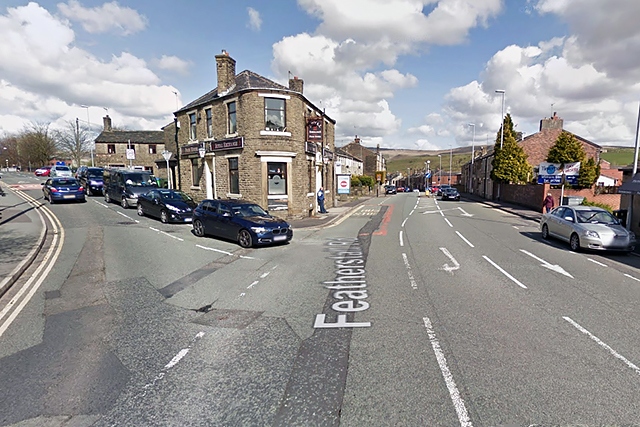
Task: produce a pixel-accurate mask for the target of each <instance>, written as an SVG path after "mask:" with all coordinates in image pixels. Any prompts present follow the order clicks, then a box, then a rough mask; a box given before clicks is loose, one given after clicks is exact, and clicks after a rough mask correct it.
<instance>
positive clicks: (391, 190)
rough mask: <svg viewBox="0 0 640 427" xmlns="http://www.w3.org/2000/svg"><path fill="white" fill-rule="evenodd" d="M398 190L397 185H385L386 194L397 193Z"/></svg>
mask: <svg viewBox="0 0 640 427" xmlns="http://www.w3.org/2000/svg"><path fill="white" fill-rule="evenodd" d="M397 192H398V190H397V189H396V186H395V185H385V186H384V193H385V194H396V193H397Z"/></svg>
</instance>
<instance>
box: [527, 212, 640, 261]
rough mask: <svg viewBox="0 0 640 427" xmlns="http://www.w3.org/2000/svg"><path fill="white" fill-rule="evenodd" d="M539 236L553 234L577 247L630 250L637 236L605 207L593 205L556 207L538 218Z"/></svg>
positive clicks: (633, 247) (576, 249) (575, 248)
mask: <svg viewBox="0 0 640 427" xmlns="http://www.w3.org/2000/svg"><path fill="white" fill-rule="evenodd" d="M540 231H541V232H542V238H543V239H548V238H549V237H555V238H557V239H560V240H564V241H565V242H568V243H569V246H570V248H571V250H572V251H578V250H580V249H593V250H612V251H621V252H632V251H633V250H634V249H635V246H636V236H635V234H634V233H633V232H631V231H628V230H627V229H626V228H624V227H623V226H622V225H621V224H620V221H618V219H617V218H616V217H614V216H613V215H612V214H610V213H609V211H607V210H606V209H602V208H599V207H595V206H582V205H576V206H558V207H557V208H555V209H552V210H551V212H548V213H545V214H543V215H542V218H541V219H540Z"/></svg>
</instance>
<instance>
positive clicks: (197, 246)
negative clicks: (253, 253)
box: [196, 245, 255, 259]
mask: <svg viewBox="0 0 640 427" xmlns="http://www.w3.org/2000/svg"><path fill="white" fill-rule="evenodd" d="M196 248H200V249H204V250H205V251H213V252H219V253H221V254H225V255H231V256H233V254H232V253H231V252H227V251H223V250H221V249H216V248H210V247H207V246H202V245H196ZM238 258H244V259H255V258H254V257H250V256H244V255H240V256H238Z"/></svg>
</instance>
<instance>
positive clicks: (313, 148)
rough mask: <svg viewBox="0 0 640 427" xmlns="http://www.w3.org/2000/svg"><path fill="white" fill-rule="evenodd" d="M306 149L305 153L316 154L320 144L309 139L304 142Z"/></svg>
mask: <svg viewBox="0 0 640 427" xmlns="http://www.w3.org/2000/svg"><path fill="white" fill-rule="evenodd" d="M304 151H305V153H309V154H312V155H314V156H315V155H316V152H317V151H318V146H317V145H316V143H315V142H309V141H305V142H304Z"/></svg>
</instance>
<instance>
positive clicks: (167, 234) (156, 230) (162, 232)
mask: <svg viewBox="0 0 640 427" xmlns="http://www.w3.org/2000/svg"><path fill="white" fill-rule="evenodd" d="M149 228H150V229H151V230H153V231H155V232H156V233H160V234H164V235H165V236H169V237H171V238H172V239H176V240H179V241H181V242H184V239H183V238H181V237H177V236H172V235H171V234H169V233H167V232H166V231H162V230H158V229H157V228H153V227H149Z"/></svg>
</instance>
